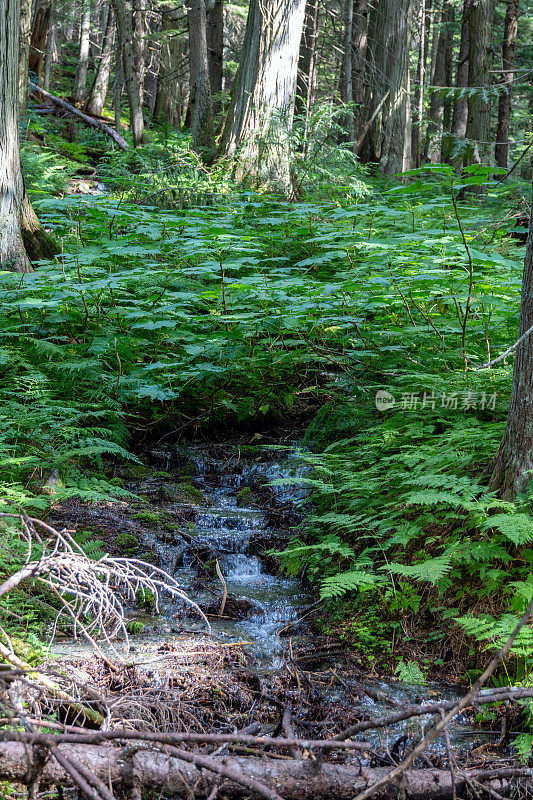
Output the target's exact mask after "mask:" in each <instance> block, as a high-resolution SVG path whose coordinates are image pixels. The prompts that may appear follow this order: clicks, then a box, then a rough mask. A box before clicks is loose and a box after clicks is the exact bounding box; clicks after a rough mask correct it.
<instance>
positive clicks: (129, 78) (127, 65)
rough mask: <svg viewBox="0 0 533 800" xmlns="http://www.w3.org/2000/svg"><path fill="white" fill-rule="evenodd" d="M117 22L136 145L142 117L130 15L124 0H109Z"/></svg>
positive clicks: (139, 141)
mask: <svg viewBox="0 0 533 800" xmlns="http://www.w3.org/2000/svg"><path fill="white" fill-rule="evenodd" d="M111 4H112V6H113V11H114V12H115V20H116V23H117V31H118V37H119V41H120V50H121V53H122V70H123V75H124V82H125V84H126V93H127V95H128V106H129V109H130V126H131V131H132V134H133V146H134V147H138V145H140V144H142V143H143V141H144V119H143V113H142V104H141V86H140V82H139V76H138V74H137V71H136V69H135V46H134V33H133V21H132V15H131V13H130V12H129V10H128V8H127V6H126V2H125V0H111Z"/></svg>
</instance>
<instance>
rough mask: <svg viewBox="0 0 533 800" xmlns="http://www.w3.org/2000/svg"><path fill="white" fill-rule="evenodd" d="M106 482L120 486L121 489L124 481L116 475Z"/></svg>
mask: <svg viewBox="0 0 533 800" xmlns="http://www.w3.org/2000/svg"><path fill="white" fill-rule="evenodd" d="M108 483H110V484H111V485H112V486H120V488H121V489H123V488H124V481H123V480H122V478H119V477H118V476H117V477H115V478H110V479H109V481H108Z"/></svg>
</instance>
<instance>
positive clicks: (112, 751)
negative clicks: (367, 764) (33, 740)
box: [0, 742, 532, 800]
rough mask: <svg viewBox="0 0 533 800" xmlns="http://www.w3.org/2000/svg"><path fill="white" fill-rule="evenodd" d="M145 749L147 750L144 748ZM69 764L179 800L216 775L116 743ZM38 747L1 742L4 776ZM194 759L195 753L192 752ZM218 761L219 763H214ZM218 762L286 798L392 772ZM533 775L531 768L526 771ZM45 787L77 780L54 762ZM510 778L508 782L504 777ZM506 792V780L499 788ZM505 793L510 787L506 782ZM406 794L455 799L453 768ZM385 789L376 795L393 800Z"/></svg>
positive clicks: (330, 794)
mask: <svg viewBox="0 0 533 800" xmlns="http://www.w3.org/2000/svg"><path fill="white" fill-rule="evenodd" d="M139 747H141V746H140V745H139ZM59 749H60V752H61V753H62V754H63V756H64V757H66V759H67V760H70V759H71V760H72V761H73V762H74V763H77V764H79V765H81V767H82V768H84V769H85V770H90V772H91V774H92V775H94V777H95V778H99V779H100V780H102V781H103V782H105V783H107V784H108V785H109V781H111V783H112V784H113V785H114V786H120V785H130V784H131V780H132V774H133V775H134V777H135V780H136V781H137V782H138V784H139V785H140V786H141V787H146V788H148V787H149V788H150V790H151V791H154V792H156V791H161V792H163V791H164V792H165V793H167V794H171V795H174V796H176V797H186V796H188V792H189V787H190V786H194V787H195V797H197V798H205V797H207V796H208V795H209V792H210V790H211V788H212V784H213V775H212V773H211V775H207V774H206V772H205V770H201V769H198V768H197V767H196V766H195V765H194V764H191V763H186V762H185V761H183V760H181V759H179V758H172V757H170V756H169V755H167V754H165V753H164V752H161V751H158V750H151V749H135V748H134V747H131V745H130V746H129V747H128V748H124V747H117V746H113V745H105V744H104V745H70V744H61V745H59ZM34 755H35V760H36V759H37V758H38V753H37V752H36V753H35V754H34V753H33V748H31V747H28V746H27V745H25V744H23V743H19V742H3V743H0V778H1V779H3V780H10V781H14V782H16V783H22V784H26V783H27V781H28V776H30V775H31V774H32V770H31V769H29V767H31V758H32V757H33V756H34ZM191 755H193V754H192V753H191ZM213 760H215V759H213ZM216 761H217V762H218V763H219V764H220V766H221V767H225V768H226V769H227V770H231V771H234V772H235V773H237V774H241V775H242V776H245V777H246V779H247V780H248V781H250V780H251V779H252V780H255V781H257V782H260V783H261V784H263V785H264V786H265V787H268V788H270V790H271V791H272V793H273V794H274V795H275V794H278V795H281V796H282V797H283V798H284V800H331V798H335V800H352V798H353V797H354V796H355V795H357V794H358V793H360V792H361V791H363V790H364V789H365V788H367V787H368V786H371V785H372V784H374V783H376V782H378V781H380V780H382V779H383V778H385V777H386V775H387V773H388V772H389V771H390V770H387V769H384V768H383V769H366V768H364V767H363V768H360V767H359V766H358V765H357V764H349V765H347V764H331V763H321V762H320V761H313V760H311V759H301V760H296V759H295V760H286V761H285V760H284V761H277V760H276V761H273V760H272V761H271V760H269V759H265V758H243V757H234V758H224V757H219V758H217V759H216ZM526 771H527V773H528V776H529V774H530V773H531V772H532V770H531V769H529V770H526ZM481 776H482V771H480V770H472V771H468V772H465V773H462V774H459V775H457V776H456V788H457V790H460V789H461V788H462V787H463V786H464V784H465V782H466V780H467V779H468V778H473V779H479V778H480V777H481ZM40 777H41V786H51V785H55V786H58V785H61V786H65V787H66V786H72V785H73V783H72V778H71V776H70V775H69V774H68V773H67V772H66V771H65V769H64V768H63V767H62V766H61V765H60V764H59V763H58V762H57V761H56V759H55V758H50V759H48V760H47V761H46V763H45V764H44V766H43V768H42V772H41V776H40ZM503 780H506V779H503ZM494 788H495V789H496V790H497V789H500V791H501V790H502V778H498V783H497V786H496V784H495V786H494ZM503 790H505V784H503ZM402 793H403V795H404V797H405V798H408V800H448V798H451V797H452V781H451V776H450V773H449V771H447V770H431V769H424V770H421V769H420V770H417V769H413V770H408V771H407V772H406V773H405V774H404V775H403V776H402ZM224 794H225V795H226V796H227V797H229V798H235V800H236V799H237V798H242V797H249V796H250V791H249V789H245V788H243V787H242V786H238V785H237V784H236V783H234V782H229V781H226V780H225V781H224ZM388 795H389V789H388V788H385V789H384V790H383V791H382V792H380V793H378V794H376V797H384V798H385V797H387V796H388Z"/></svg>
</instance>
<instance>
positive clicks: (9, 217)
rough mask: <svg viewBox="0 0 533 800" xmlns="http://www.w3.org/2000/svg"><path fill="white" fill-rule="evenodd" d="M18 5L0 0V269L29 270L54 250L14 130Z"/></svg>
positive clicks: (16, 98)
mask: <svg viewBox="0 0 533 800" xmlns="http://www.w3.org/2000/svg"><path fill="white" fill-rule="evenodd" d="M18 67H19V4H18V0H0V86H1V87H2V91H1V92H0V270H9V271H11V272H31V271H32V267H31V263H30V258H29V257H28V256H30V257H32V258H47V257H51V256H53V255H54V254H55V253H57V248H56V247H55V246H54V243H53V240H52V239H51V237H49V236H47V234H45V232H44V231H43V229H42V227H41V225H40V223H39V220H38V219H37V216H36V215H35V212H34V211H33V208H32V206H31V203H30V201H29V199H28V197H27V196H26V192H25V188H24V180H23V178H22V172H21V169H20V153H19V131H18V85H19V70H18Z"/></svg>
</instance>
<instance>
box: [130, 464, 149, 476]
mask: <svg viewBox="0 0 533 800" xmlns="http://www.w3.org/2000/svg"><path fill="white" fill-rule="evenodd" d="M128 472H129V473H130V475H131V477H132V478H148V476H150V475H151V474H152V470H151V469H150V467H147V466H146V465H145V464H132V465H131V466H130V467H128Z"/></svg>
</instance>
